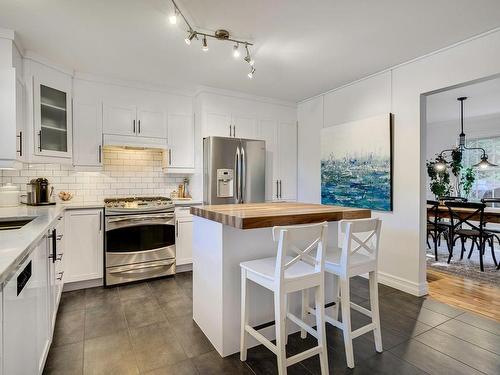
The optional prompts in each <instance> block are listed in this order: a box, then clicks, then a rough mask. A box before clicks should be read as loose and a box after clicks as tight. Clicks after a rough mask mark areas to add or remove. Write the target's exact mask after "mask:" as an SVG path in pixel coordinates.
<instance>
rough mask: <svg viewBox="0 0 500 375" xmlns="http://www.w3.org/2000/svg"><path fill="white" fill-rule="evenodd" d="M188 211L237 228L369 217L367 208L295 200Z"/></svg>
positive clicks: (225, 205)
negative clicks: (297, 201)
mask: <svg viewBox="0 0 500 375" xmlns="http://www.w3.org/2000/svg"><path fill="white" fill-rule="evenodd" d="M191 214H193V215H196V216H200V217H202V218H205V219H208V220H212V221H216V222H218V223H222V224H224V225H229V226H232V227H235V228H238V229H255V228H267V227H273V226H275V225H296V224H308V223H318V222H321V221H339V220H342V219H365V218H369V217H371V211H370V210H368V209H361V208H350V207H340V206H326V205H322V204H310V203H296V202H293V203H292V202H277V203H246V204H221V205H212V206H198V207H191Z"/></svg>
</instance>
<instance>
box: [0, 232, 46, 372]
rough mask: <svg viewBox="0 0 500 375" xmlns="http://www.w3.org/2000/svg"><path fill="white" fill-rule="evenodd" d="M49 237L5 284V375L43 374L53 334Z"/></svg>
mask: <svg viewBox="0 0 500 375" xmlns="http://www.w3.org/2000/svg"><path fill="white" fill-rule="evenodd" d="M47 264H48V263H47V236H44V237H42V239H41V240H40V241H39V242H38V243H37V245H36V246H35V248H34V250H33V252H32V253H31V254H30V255H28V256H27V257H26V259H25V260H24V261H22V262H21V264H20V265H19V267H18V269H17V271H15V273H14V274H13V275H12V276H11V277H10V278H9V279H8V281H7V283H6V284H4V290H3V313H4V316H3V360H4V364H3V365H4V373H5V374H41V372H42V370H43V365H44V362H45V359H46V356H47V353H48V349H49V344H50V337H51V331H50V326H49V317H48V311H49V310H48V308H49V306H48V303H49V299H48V296H49V294H48V272H47V271H48V268H47Z"/></svg>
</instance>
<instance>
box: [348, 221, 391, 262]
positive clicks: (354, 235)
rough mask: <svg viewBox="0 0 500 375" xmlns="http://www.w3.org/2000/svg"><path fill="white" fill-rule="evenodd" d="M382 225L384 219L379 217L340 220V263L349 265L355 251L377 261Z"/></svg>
mask: <svg viewBox="0 0 500 375" xmlns="http://www.w3.org/2000/svg"><path fill="white" fill-rule="evenodd" d="M381 227H382V220H381V219H378V218H375V219H359V220H341V221H339V247H341V248H342V253H341V255H340V265H341V266H342V267H343V268H344V267H348V266H349V262H350V258H351V256H352V255H353V254H355V253H359V254H363V255H366V256H368V257H370V258H372V259H373V260H375V261H377V259H378V249H379V242H380V228H381Z"/></svg>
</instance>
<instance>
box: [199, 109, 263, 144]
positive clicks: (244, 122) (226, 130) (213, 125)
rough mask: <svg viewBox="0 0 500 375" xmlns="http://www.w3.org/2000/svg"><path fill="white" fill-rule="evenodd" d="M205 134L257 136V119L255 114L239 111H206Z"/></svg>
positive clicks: (237, 136)
mask: <svg viewBox="0 0 500 375" xmlns="http://www.w3.org/2000/svg"><path fill="white" fill-rule="evenodd" d="M205 123H206V127H205V131H204V136H206V137H209V136H218V137H233V138H249V139H252V138H255V135H256V126H257V120H256V118H255V117H254V116H251V115H244V114H237V113H217V112H206V113H205Z"/></svg>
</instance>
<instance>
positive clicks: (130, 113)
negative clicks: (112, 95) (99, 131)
mask: <svg viewBox="0 0 500 375" xmlns="http://www.w3.org/2000/svg"><path fill="white" fill-rule="evenodd" d="M103 132H104V133H105V134H115V135H135V134H136V132H137V121H136V108H135V106H123V105H114V104H107V103H104V105H103Z"/></svg>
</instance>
